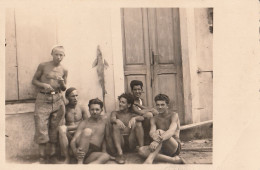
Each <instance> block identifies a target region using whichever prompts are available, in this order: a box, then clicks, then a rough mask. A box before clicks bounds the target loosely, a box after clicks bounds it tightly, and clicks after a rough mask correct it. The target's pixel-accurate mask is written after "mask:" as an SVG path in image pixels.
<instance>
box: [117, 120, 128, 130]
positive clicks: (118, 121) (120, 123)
mask: <svg viewBox="0 0 260 170" xmlns="http://www.w3.org/2000/svg"><path fill="white" fill-rule="evenodd" d="M116 124H117V125H118V126H119V128H120V129H124V128H125V127H126V126H125V124H124V123H123V122H122V121H121V120H119V119H116Z"/></svg>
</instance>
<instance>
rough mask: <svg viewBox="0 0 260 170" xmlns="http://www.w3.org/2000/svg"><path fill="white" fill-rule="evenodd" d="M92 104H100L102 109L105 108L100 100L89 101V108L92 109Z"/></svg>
mask: <svg viewBox="0 0 260 170" xmlns="http://www.w3.org/2000/svg"><path fill="white" fill-rule="evenodd" d="M92 104H99V106H100V108H101V109H102V108H103V102H102V101H101V100H100V99H99V98H95V99H91V100H89V102H88V107H89V108H90V106H91V105H92Z"/></svg>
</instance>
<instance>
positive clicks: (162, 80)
mask: <svg viewBox="0 0 260 170" xmlns="http://www.w3.org/2000/svg"><path fill="white" fill-rule="evenodd" d="M175 75H176V74H173V75H171V74H162V75H158V91H157V92H158V94H159V93H162V94H167V95H168V96H169V98H170V103H169V108H171V109H172V110H173V111H176V112H177V111H178V109H177V102H176V101H177V95H176V94H177V93H176V91H177V90H176V76H175Z"/></svg>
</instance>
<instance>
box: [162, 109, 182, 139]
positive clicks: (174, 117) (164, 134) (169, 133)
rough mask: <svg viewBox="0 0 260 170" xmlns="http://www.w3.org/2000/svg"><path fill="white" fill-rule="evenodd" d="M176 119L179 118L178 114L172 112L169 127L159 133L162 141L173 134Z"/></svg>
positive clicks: (175, 127)
mask: <svg viewBox="0 0 260 170" xmlns="http://www.w3.org/2000/svg"><path fill="white" fill-rule="evenodd" d="M178 119H179V117H178V114H173V115H172V116H171V124H170V127H169V129H168V130H167V131H165V132H164V133H163V134H161V140H162V141H165V140H168V139H170V138H171V137H172V136H173V135H174V133H175V131H176V129H177V122H178Z"/></svg>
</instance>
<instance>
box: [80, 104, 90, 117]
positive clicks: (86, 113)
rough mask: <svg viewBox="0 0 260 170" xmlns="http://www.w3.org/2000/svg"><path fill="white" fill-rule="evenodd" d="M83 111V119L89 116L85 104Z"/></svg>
mask: <svg viewBox="0 0 260 170" xmlns="http://www.w3.org/2000/svg"><path fill="white" fill-rule="evenodd" d="M81 113H82V118H83V120H85V119H87V118H88V112H87V109H86V108H85V107H83V106H81Z"/></svg>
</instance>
